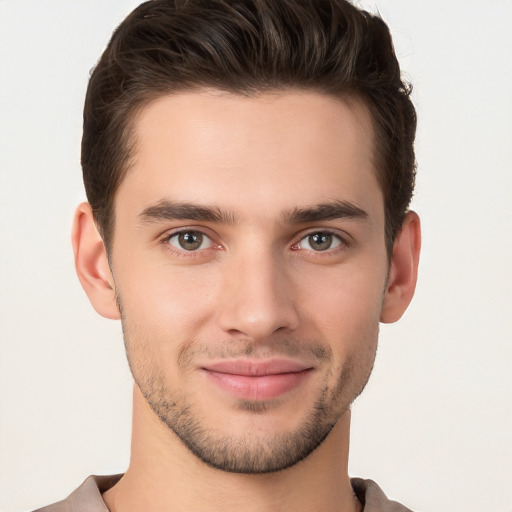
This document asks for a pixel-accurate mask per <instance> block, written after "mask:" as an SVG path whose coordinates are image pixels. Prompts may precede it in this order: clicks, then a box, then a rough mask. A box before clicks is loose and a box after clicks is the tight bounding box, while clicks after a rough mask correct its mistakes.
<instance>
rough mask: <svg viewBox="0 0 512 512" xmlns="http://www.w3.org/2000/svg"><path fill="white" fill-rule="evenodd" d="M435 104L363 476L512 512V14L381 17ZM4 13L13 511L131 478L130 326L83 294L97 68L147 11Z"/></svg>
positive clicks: (457, 8) (4, 330) (8, 473)
mask: <svg viewBox="0 0 512 512" xmlns="http://www.w3.org/2000/svg"><path fill="white" fill-rule="evenodd" d="M375 3H376V4H377V6H378V9H379V11H380V12H381V14H382V16H383V18H384V19H385V20H386V21H387V22H388V23H389V24H390V26H391V29H392V32H393V35H394V41H395V46H396V50H397V54H398V56H399V58H400V60H401V63H402V65H403V70H404V73H405V74H406V76H407V77H409V78H410V79H411V80H412V81H413V82H414V86H415V92H414V96H413V98H414V101H415V104H416V106H417V110H418V115H419V130H418V137H417V158H418V163H419V175H418V185H417V194H416V197H415V199H414V204H413V206H414V208H415V209H416V210H417V211H418V212H419V213H420V215H421V217H422V221H423V233H424V250H423V255H422V260H421V266H420V279H419V283H418V288H417V292H416V298H415V300H414V301H413V304H412V305H411V307H410V309H409V310H408V312H407V313H406V315H405V317H404V318H403V319H402V320H401V322H399V323H398V324H396V325H391V326H383V328H382V332H381V344H380V350H379V353H378V357H377V363H376V368H375V371H374V374H373V377H372V379H371V380H370V383H369V385H368V387H367V389H366V391H365V393H364V394H363V396H362V397H361V398H360V399H358V401H357V402H356V404H355V406H354V414H353V433H352V450H351V459H350V473H351V474H352V475H353V476H363V477H365V478H373V479H375V480H376V481H377V482H378V483H379V484H380V485H381V486H382V487H383V488H384V490H385V491H386V493H387V494H388V495H389V496H390V497H392V498H394V499H397V500H399V501H401V502H403V503H404V504H406V505H408V506H409V507H411V508H413V509H414V510H419V511H436V512H448V511H450V512H453V511H464V512H477V511H478V512H480V511H482V510H485V511H497V512H511V511H512V441H511V437H512V270H511V262H512V206H511V203H512V201H511V197H512V177H511V176H512V149H511V148H512V102H511V95H512V2H511V1H510V0H494V1H492V0H485V1H484V0H479V1H471V0H464V1H455V0H428V1H427V0H423V1H420V0H375V1H374V2H371V3H370V2H364V3H363V5H365V6H368V7H371V8H372V9H374V8H375ZM136 4H138V2H137V1H135V0H133V1H128V0H127V1H124V0H110V1H108V0H32V1H30V0H0V88H1V90H0V245H1V248H0V279H1V280H0V315H1V316H0V322H1V323H0V343H1V347H0V350H1V352H0V420H1V423H0V510H1V511H3V512H7V511H8V510H9V511H13V512H21V511H24V510H31V509H33V508H36V507H38V506H42V505H44V504H48V503H50V502H53V501H56V500H58V499H62V498H63V497H65V496H66V495H67V494H69V492H71V491H72V490H73V489H74V488H75V487H77V486H78V484H80V483H81V481H82V480H83V479H84V478H85V477H86V476H87V475H89V474H92V473H95V474H108V473H116V472H122V471H123V470H124V469H125V468H126V466H127V463H128V457H129V439H130V415H131V412H130V407H131V377H130V375H129V372H128V370H127V365H126V362H125V356H124V351H123V344H122V340H121V332H120V331H121V330H120V325H119V324H118V323H117V322H112V321H109V320H104V319H102V318H100V317H98V316H97V315H96V313H94V311H93V310H92V308H91V307H90V305H89V303H88V301H87V298H86V296H85V294H84V293H83V291H82V290H81V288H80V286H79V283H78V280H77V279H76V277H75V273H74V268H73V262H72V251H71V246H70V234H69V233H70V226H71V219H72V215H73V210H74V207H75V206H76V204H77V203H78V202H80V201H81V200H83V199H84V197H85V196H84V192H83V190H82V184H81V171H80V166H79V146H80V138H81V115H82V114H81V109H82V103H83V97H84V92H85V88H86V84H87V78H88V74H89V70H90V68H91V67H92V66H93V65H94V63H95V61H96V59H97V58H98V57H99V55H100V53H101V51H102V49H103V48H104V45H105V44H106V42H107V40H108V38H109V36H110V34H111V31H112V29H113V28H114V27H115V26H116V25H117V24H118V23H119V22H120V21H121V19H122V18H123V17H124V16H125V15H126V14H127V13H128V12H129V11H130V10H131V9H132V8H133V7H134V6H135V5H136Z"/></svg>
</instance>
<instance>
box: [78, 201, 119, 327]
mask: <svg viewBox="0 0 512 512" xmlns="http://www.w3.org/2000/svg"><path fill="white" fill-rule="evenodd" d="M72 242H73V252H74V254H75V268H76V273H77V274H78V279H79V280H80V283H81V284H82V288H83V289H84V290H85V293H87V296H88V297H89V300H90V301H91V304H92V306H93V308H94V309H95V310H96V311H97V312H98V313H99V314H100V315H101V316H104V317H105V318H111V319H113V320H118V319H119V318H120V314H119V309H118V307H117V303H116V295H115V283H114V278H113V276H112V272H111V271H110V267H109V264H108V259H107V251H106V249H105V245H104V243H103V240H102V238H101V235H100V234H99V232H98V229H97V228H96V222H95V221H94V217H93V214H92V209H91V205H90V204H89V203H82V204H80V205H79V206H78V208H77V209H76V212H75V218H74V221H73V232H72Z"/></svg>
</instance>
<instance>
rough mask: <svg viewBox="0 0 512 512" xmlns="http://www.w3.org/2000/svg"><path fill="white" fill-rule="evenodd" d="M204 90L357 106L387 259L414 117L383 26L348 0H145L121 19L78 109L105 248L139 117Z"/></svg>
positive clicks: (401, 210) (407, 193)
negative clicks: (298, 96)
mask: <svg viewBox="0 0 512 512" xmlns="http://www.w3.org/2000/svg"><path fill="white" fill-rule="evenodd" d="M204 88H213V89H218V90H221V91H226V92H230V93H235V94H240V95H243V96H252V95H257V94H259V93H264V92H269V91H279V90H283V89H297V90H304V91H314V92H319V93H324V94H329V95H332V96H333V97H337V98H345V99H358V100H360V101H362V102H363V103H364V104H365V105H366V107H367V108H368V110H369V112H370V115H371V119H372V125H373V138H372V140H369V141H368V144H371V145H372V149H373V159H374V163H375V171H376V176H377V180H378V182H379V185H380V187H381V190H382V193H383V196H384V208H385V229H386V231H385V234H386V248H387V251H388V255H391V252H392V248H393V242H394V239H395V237H396V235H397V233H398V232H399V230H400V227H401V226H402V222H403V220H404V217H405V214H406V212H407V208H408V206H409V203H410V201H411V197H412V194H413V189H414V177H415V157H414V149H413V142H414V136H415V131H416V115H415V110H414V107H413V105H412V103H411V101H410V99H409V94H410V90H411V88H410V86H409V85H408V84H406V83H404V82H403V81H402V79H401V75H400V68H399V65H398V62H397V59H396V57H395V54H394V50H393V45H392V42H391V36H390V33H389V30H388V28H387V26H386V25H385V23H384V22H383V21H382V20H381V19H380V18H379V17H377V16H374V15H371V14H369V13H367V12H365V11H361V10H359V9H357V8H355V7H354V6H352V5H351V4H350V3H348V2H347V1H345V0H308V1H305V2H304V1H299V0H283V1H280V2H274V1H272V0H254V1H240V2H226V1H223V0H186V1H185V0H151V1H149V2H145V3H143V4H142V5H141V6H139V7H138V8H137V9H135V10H134V11H133V12H132V13H131V14H130V15H129V16H128V17H127V18H126V19H125V20H124V22H123V23H122V24H121V25H120V26H119V27H118V28H117V30H116V31H115V32H114V34H113V36H112V39H111V41H110V43H109V45H108V47H107V49H106V50H105V52H104V53H103V55H102V57H101V59H100V61H99V62H98V64H97V66H96V68H95V69H94V71H93V73H92V76H91V79H90V82H89V87H88V90H87V97H86V101H85V108H84V132H83V140H82V168H83V175H84V184H85V188H86V193H87V198H88V201H89V203H90V204H91V206H92V209H93V212H94V215H95V218H96V221H97V223H98V226H99V229H100V231H101V234H102V236H103V239H104V242H105V244H106V247H107V249H110V244H111V240H112V237H113V233H114V230H115V209H114V198H115V194H116V191H117V189H118V187H119V185H120V183H121V182H122V181H123V178H124V176H125V175H126V173H127V172H128V171H129V169H130V164H131V157H132V156H133V154H132V153H133V151H132V150H133V148H134V144H135V141H134V137H133V127H134V121H135V119H136V117H137V113H138V112H139V111H140V110H141V109H142V108H144V106H145V105H147V104H149V103H150V102H151V101H153V100H155V99H157V98H158V97H161V96H163V95H167V94H172V93H175V92H183V91H193V90H197V89H204Z"/></svg>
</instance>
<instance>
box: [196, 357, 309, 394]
mask: <svg viewBox="0 0 512 512" xmlns="http://www.w3.org/2000/svg"><path fill="white" fill-rule="evenodd" d="M201 370H202V371H203V372H204V373H205V375H206V377H207V378H208V379H209V380H210V382H212V383H213V384H214V385H216V386H217V387H218V388H220V389H221V390H222V391H224V392H226V393H228V394H229V395H231V396H234V397H236V398H242V399H244V400H250V401H265V400H272V399H274V398H278V397H279V396H281V395H284V394H286V393H289V392H290V391H292V390H294V389H296V388H298V387H299V386H300V385H302V384H303V382H304V381H305V380H306V379H307V378H308V377H309V376H310V374H311V373H312V371H313V367H311V366H307V365H304V364H302V363H298V362H296V361H290V360H285V359H271V360H265V361H256V360H245V359H237V360H227V361H221V362H216V363H211V364H208V365H206V366H203V367H201Z"/></svg>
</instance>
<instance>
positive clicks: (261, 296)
mask: <svg viewBox="0 0 512 512" xmlns="http://www.w3.org/2000/svg"><path fill="white" fill-rule="evenodd" d="M226 274H227V275H226V280H225V283H224V284H225V290H224V291H225V293H224V301H223V304H222V311H221V317H220V321H221V327H222V329H223V330H225V331H229V332H231V333H234V334H238V335H245V336H247V337H249V338H251V339H253V340H255V341H256V340H258V339H262V338H266V337H268V336H270V335H271V334H272V333H274V332H275V331H277V330H283V329H295V328H296V327H297V324H298V315H297V311H296V309H295V305H294V303H293V290H292V282H291V280H290V278H289V275H288V272H286V267H285V262H284V261H283V258H282V257H281V256H280V255H279V254H276V252H275V251H274V250H273V248H272V247H269V246H266V247H265V246H262V245H261V244H260V245H259V246H258V247H252V248H246V250H243V251H239V252H238V253H237V254H236V255H233V256H232V258H230V262H229V264H228V268H227V269H226Z"/></svg>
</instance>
